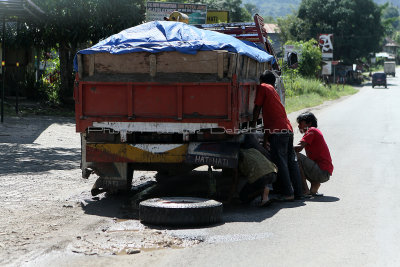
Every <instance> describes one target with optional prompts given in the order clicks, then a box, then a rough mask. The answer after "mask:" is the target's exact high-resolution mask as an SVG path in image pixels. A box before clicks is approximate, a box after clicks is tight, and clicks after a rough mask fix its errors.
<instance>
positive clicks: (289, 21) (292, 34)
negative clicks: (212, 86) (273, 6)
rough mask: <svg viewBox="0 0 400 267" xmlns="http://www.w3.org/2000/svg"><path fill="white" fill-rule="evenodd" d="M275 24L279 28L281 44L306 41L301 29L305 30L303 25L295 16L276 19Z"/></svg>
mask: <svg viewBox="0 0 400 267" xmlns="http://www.w3.org/2000/svg"><path fill="white" fill-rule="evenodd" d="M277 23H278V26H279V30H280V38H281V41H282V43H286V42H288V41H300V40H302V39H306V37H305V36H304V34H303V32H302V29H304V28H305V25H304V24H305V23H304V22H303V20H301V19H300V18H299V17H298V16H297V14H291V15H287V16H285V17H281V18H278V19H277Z"/></svg>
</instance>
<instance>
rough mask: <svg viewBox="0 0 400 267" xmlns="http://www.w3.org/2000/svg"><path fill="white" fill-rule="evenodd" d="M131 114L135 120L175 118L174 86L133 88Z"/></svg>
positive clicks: (175, 98) (138, 86)
mask: <svg viewBox="0 0 400 267" xmlns="http://www.w3.org/2000/svg"><path fill="white" fill-rule="evenodd" d="M133 113H134V115H135V117H137V118H139V117H152V118H155V119H157V118H177V115H178V114H177V113H178V111H177V97H176V85H167V84H163V85H137V86H135V88H134V91H133Z"/></svg>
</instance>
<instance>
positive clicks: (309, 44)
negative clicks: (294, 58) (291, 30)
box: [286, 39, 322, 77]
mask: <svg viewBox="0 0 400 267" xmlns="http://www.w3.org/2000/svg"><path fill="white" fill-rule="evenodd" d="M286 44H288V45H294V46H295V47H298V48H300V50H301V60H300V61H299V69H298V70H299V73H300V74H301V75H302V76H303V77H315V76H317V75H318V74H319V71H320V70H321V61H322V53H321V49H320V48H319V46H318V42H317V40H315V39H311V40H309V41H306V42H304V41H298V42H295V41H289V42H287V43H286Z"/></svg>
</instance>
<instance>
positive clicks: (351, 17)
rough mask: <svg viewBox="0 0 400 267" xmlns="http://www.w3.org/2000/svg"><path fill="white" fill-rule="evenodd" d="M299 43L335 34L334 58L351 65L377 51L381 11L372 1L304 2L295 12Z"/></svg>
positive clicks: (379, 38) (309, 0) (330, 0)
mask: <svg viewBox="0 0 400 267" xmlns="http://www.w3.org/2000/svg"><path fill="white" fill-rule="evenodd" d="M298 18H299V19H301V20H302V23H301V25H300V27H299V26H297V27H299V28H300V29H295V30H294V32H302V37H301V38H302V40H308V39H311V38H317V37H318V36H319V34H321V33H333V34H334V57H335V58H336V59H343V60H344V61H345V62H346V63H353V62H354V61H355V60H356V59H358V58H362V57H365V56H367V55H368V54H369V53H371V52H376V51H378V50H379V49H380V42H381V40H382V38H383V34H384V31H383V26H382V23H381V10H380V8H379V7H378V6H377V5H376V4H375V3H374V2H373V1H372V0H327V1H320V0H303V1H302V2H301V4H300V8H299V11H298Z"/></svg>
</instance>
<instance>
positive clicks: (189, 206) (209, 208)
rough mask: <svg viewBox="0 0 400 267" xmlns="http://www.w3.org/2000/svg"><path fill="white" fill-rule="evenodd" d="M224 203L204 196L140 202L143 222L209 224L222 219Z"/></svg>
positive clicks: (165, 198)
mask: <svg viewBox="0 0 400 267" xmlns="http://www.w3.org/2000/svg"><path fill="white" fill-rule="evenodd" d="M222 210H223V207H222V203H221V202H218V201H215V200H211V199H204V198H193V197H163V198H152V199H148V200H144V201H142V202H140V204H139V218H140V221H141V222H142V223H148V224H154V225H177V226H178V225H179V226H182V225H208V224H215V223H218V222H220V221H221V218H222Z"/></svg>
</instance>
